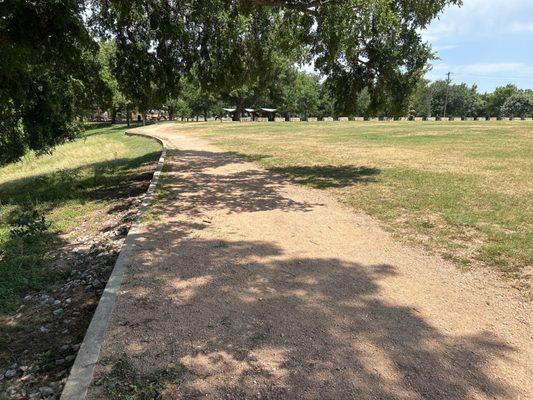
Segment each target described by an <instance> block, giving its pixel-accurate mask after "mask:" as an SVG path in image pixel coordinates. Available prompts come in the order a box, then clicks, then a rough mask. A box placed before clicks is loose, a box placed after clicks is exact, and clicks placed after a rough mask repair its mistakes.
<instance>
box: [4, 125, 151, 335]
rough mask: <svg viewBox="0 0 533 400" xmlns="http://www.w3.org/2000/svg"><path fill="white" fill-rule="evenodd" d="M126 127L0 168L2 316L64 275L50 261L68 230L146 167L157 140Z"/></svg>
mask: <svg viewBox="0 0 533 400" xmlns="http://www.w3.org/2000/svg"><path fill="white" fill-rule="evenodd" d="M124 130H125V127H124V126H114V127H106V128H100V129H93V130H89V131H87V133H86V134H85V135H84V136H83V137H82V138H80V139H78V140H76V141H74V142H71V143H68V144H65V145H62V146H59V147H58V148H57V149H55V151H54V152H53V153H52V154H49V155H43V156H40V157H36V156H35V155H34V154H29V155H27V156H26V157H25V158H24V159H23V160H22V161H20V162H18V163H15V164H10V165H8V166H5V167H3V168H0V314H1V313H2V312H4V311H7V310H9V309H11V308H12V307H13V305H14V304H16V303H17V299H18V298H20V296H21V295H24V294H25V293H27V292H28V291H31V290H38V289H41V288H43V287H46V285H48V284H50V283H52V282H54V281H56V280H58V279H61V278H62V277H64V276H65V275H66V274H68V271H67V270H65V269H62V268H55V267H54V265H53V264H54V263H55V262H56V261H57V249H58V248H60V247H61V246H63V245H64V244H65V242H66V241H67V239H68V235H69V233H70V232H71V231H72V230H73V229H74V228H75V227H77V226H79V225H80V224H81V223H82V222H83V221H86V220H87V219H89V218H91V215H92V214H97V213H98V211H99V210H102V209H104V208H106V207H107V206H108V205H109V203H110V202H112V201H113V200H114V199H116V198H119V197H121V196H123V195H125V194H129V192H131V190H132V188H134V187H135V182H136V180H137V179H138V177H139V174H142V173H151V166H152V165H153V163H154V161H155V160H157V158H158V156H159V152H160V146H159V144H158V143H157V142H155V141H152V140H150V139H145V138H139V137H127V136H125V135H124V134H123V132H124ZM148 170H150V171H148ZM21 226H22V227H21ZM17 229H18V230H17ZM21 229H22V231H20V230H21ZM27 231H28V232H29V233H28V232H27ZM83 234H86V235H89V234H91V232H83ZM0 340H1V339H0Z"/></svg>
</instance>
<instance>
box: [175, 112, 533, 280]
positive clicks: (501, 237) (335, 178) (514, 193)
mask: <svg viewBox="0 0 533 400" xmlns="http://www.w3.org/2000/svg"><path fill="white" fill-rule="evenodd" d="M180 131H182V132H185V133H187V132H188V133H191V134H195V135H199V136H202V137H204V138H207V139H209V140H210V141H212V142H214V143H215V144H217V145H219V146H221V147H222V148H225V149H227V150H229V151H233V152H237V153H239V154H242V155H244V156H245V157H247V158H249V159H251V160H254V161H255V162H258V163H259V164H261V165H262V166H264V167H266V168H269V169H271V170H274V171H276V172H280V173H283V174H285V175H287V176H289V177H291V178H292V179H293V180H294V181H295V182H297V183H301V184H305V185H308V186H311V187H314V188H320V189H326V190H329V191H331V192H332V193H334V194H335V195H336V196H338V198H340V199H341V200H342V201H343V202H345V203H346V204H348V205H350V206H351V207H353V208H354V209H358V210H363V211H364V212H367V213H369V214H371V215H373V216H375V217H377V218H378V219H379V220H381V221H382V222H383V225H384V226H385V227H387V228H388V229H389V230H391V231H392V232H394V233H396V234H398V237H401V238H403V239H405V240H407V241H410V242H415V243H418V244H419V245H422V246H424V247H425V248H427V249H428V250H431V251H434V252H437V253H440V254H441V255H443V256H444V257H445V258H447V259H450V260H453V261H455V262H456V263H457V264H458V265H459V266H460V267H461V268H470V267H472V266H491V267H494V268H495V269H497V270H499V271H501V272H503V275H505V276H508V277H513V278H517V280H516V281H514V282H515V284H517V285H519V286H520V285H522V286H527V280H528V276H527V275H528V274H529V272H530V270H531V266H532V265H533V226H532V221H533V211H532V210H533V209H532V207H531V198H532V195H533V123H531V122H527V121H524V122H521V121H512V122H440V123H439V122H381V123H373V122H348V123H339V122H335V123H293V124H288V123H279V124H274V123H254V124H247V123H241V124H220V123H219V124H213V123H210V124H209V123H208V124H196V125H195V124H184V125H180Z"/></svg>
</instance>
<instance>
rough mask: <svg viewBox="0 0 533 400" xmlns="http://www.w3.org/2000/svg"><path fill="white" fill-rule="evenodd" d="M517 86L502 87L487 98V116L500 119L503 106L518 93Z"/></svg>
mask: <svg viewBox="0 0 533 400" xmlns="http://www.w3.org/2000/svg"><path fill="white" fill-rule="evenodd" d="M518 92H519V90H518V88H517V87H516V86H515V85H511V84H509V85H506V86H500V87H498V88H496V89H495V90H494V92H492V93H491V94H489V95H488V96H487V99H486V102H487V106H486V114H487V116H490V117H500V116H501V110H502V106H503V104H504V103H505V102H506V101H507V99H508V98H509V97H511V96H512V95H514V94H516V93H518Z"/></svg>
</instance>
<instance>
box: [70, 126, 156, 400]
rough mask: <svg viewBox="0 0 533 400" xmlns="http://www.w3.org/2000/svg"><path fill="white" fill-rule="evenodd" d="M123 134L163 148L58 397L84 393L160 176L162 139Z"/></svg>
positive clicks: (75, 398) (78, 397) (73, 398)
mask: <svg viewBox="0 0 533 400" xmlns="http://www.w3.org/2000/svg"><path fill="white" fill-rule="evenodd" d="M125 134H126V135H132V136H133V135H135V136H143V137H148V138H151V139H156V140H158V141H159V142H160V143H161V145H162V146H163V150H162V152H161V156H160V157H159V161H158V162H157V167H156V169H155V172H154V175H153V177H152V180H151V182H150V186H149V187H148V190H147V191H146V193H145V195H144V198H143V201H142V203H141V205H140V207H139V214H138V216H137V218H136V219H135V221H134V223H133V224H132V226H131V228H130V230H129V232H128V236H127V237H126V239H125V241H124V245H123V246H122V249H121V250H120V254H119V256H118V258H117V261H116V263H115V266H114V268H113V272H111V276H110V277H109V280H108V281H107V285H106V287H105V290H104V292H103V293H102V296H101V297H100V301H99V302H98V307H97V308H96V311H95V312H94V315H93V318H92V320H91V323H90V325H89V328H87V332H86V333H85V337H84V339H83V342H82V344H81V347H80V350H79V351H78V355H77V356H76V360H75V361H74V365H73V366H72V368H71V370H70V374H69V377H68V379H67V383H66V384H65V387H64V389H63V392H62V394H61V400H83V399H85V397H86V396H87V391H88V389H89V386H90V385H91V382H92V380H93V375H94V370H95V367H96V363H97V362H98V358H99V356H100V349H101V347H102V343H103V341H104V337H105V333H106V331H107V328H108V326H109V322H110V320H111V314H112V313H113V308H114V306H115V303H116V302H117V297H118V292H119V289H120V285H121V283H122V280H123V278H124V272H125V271H126V268H127V267H128V266H129V265H130V264H131V260H132V250H133V247H134V242H135V240H136V238H137V237H138V235H139V225H140V222H141V218H142V216H143V214H144V213H145V212H146V211H147V210H148V208H149V207H150V204H151V203H152V200H153V198H154V191H155V188H156V186H157V182H158V181H159V176H160V175H161V171H162V169H163V164H164V162H165V157H166V154H167V144H166V143H165V141H164V140H162V139H160V138H158V137H154V136H149V135H145V134H142V133H134V132H125Z"/></svg>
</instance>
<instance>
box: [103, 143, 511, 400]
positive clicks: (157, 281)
mask: <svg viewBox="0 0 533 400" xmlns="http://www.w3.org/2000/svg"><path fill="white" fill-rule="evenodd" d="M170 157H171V160H170V162H169V163H168V166H167V168H168V169H169V171H170V173H169V174H168V175H166V176H165V177H164V179H163V184H164V185H163V189H164V191H165V192H164V193H165V194H164V196H162V197H160V198H159V199H158V201H157V202H156V205H155V210H156V211H157V212H158V213H159V215H160V216H161V217H162V219H161V221H160V222H158V223H154V224H153V225H150V226H149V227H148V228H147V232H144V233H142V234H140V235H138V237H137V238H135V239H136V249H137V250H136V256H135V260H136V261H135V262H134V263H133V265H132V266H131V268H130V269H129V271H128V277H127V278H126V280H125V282H124V284H123V288H122V289H123V292H122V294H121V297H120V301H119V303H118V304H117V307H116V309H115V312H114V321H113V323H112V326H111V329H110V331H109V334H108V339H107V342H106V346H105V350H104V355H105V356H111V355H114V356H121V354H122V352H124V353H125V354H126V355H127V356H128V358H131V360H132V365H133V366H134V368H136V369H137V370H138V372H139V373H140V374H141V375H146V376H148V375H150V374H153V372H154V371H155V370H158V369H160V368H161V367H165V366H167V365H176V364H179V365H182V366H184V368H185V369H186V373H185V374H184V376H183V377H182V381H181V384H180V385H178V387H177V388H174V389H173V391H171V392H170V393H168V394H166V395H165V396H167V397H164V398H172V399H174V398H187V399H193V398H209V399H250V398H254V399H256V398H261V399H397V398H402V399H420V398H423V399H471V398H511V397H515V396H517V395H518V393H517V390H520V389H514V388H511V387H509V386H507V385H506V384H505V383H503V380H502V379H501V377H498V376H494V375H493V374H494V365H495V364H496V363H499V362H501V361H502V360H505V359H506V358H507V357H509V356H511V354H512V353H513V352H514V351H516V350H515V349H513V348H511V347H510V346H508V345H507V344H505V342H503V341H502V340H501V339H499V338H498V337H495V336H494V335H493V334H492V333H490V332H485V331H479V332H478V333H476V334H473V335H460V334H457V333H448V332H445V331H443V330H441V329H439V328H437V327H436V326H434V325H432V324H431V323H430V322H429V321H428V320H427V319H426V318H425V317H424V316H423V315H422V314H421V313H420V312H419V311H418V310H417V309H416V308H414V307H409V306H405V305H402V304H398V303H394V302H393V301H392V300H391V299H388V298H387V297H386V296H385V295H384V294H383V293H382V291H381V289H380V282H381V281H382V280H386V279H389V278H391V277H393V276H394V275H395V274H397V273H399V272H398V269H397V267H396V266H394V265H388V264H385V263H381V264H375V265H362V264H359V263H356V262H352V261H349V260H344V259H342V258H338V257H311V256H307V255H305V254H303V255H294V253H291V252H289V251H288V249H287V248H285V246H289V247H290V243H289V244H287V245H285V244H283V246H284V247H283V248H282V247H280V246H281V245H280V244H276V243H273V242H269V241H266V240H265V241H258V240H246V239H242V240H241V239H238V238H233V239H227V238H225V237H224V236H221V239H220V240H218V239H216V237H215V238H213V236H211V237H206V238H202V233H203V232H204V231H205V232H208V231H209V232H210V234H211V235H213V230H212V226H211V225H210V223H209V222H208V221H206V219H205V217H206V216H207V217H208V216H210V215H211V214H212V213H213V212H219V211H226V212H227V213H243V212H248V213H253V212H259V211H261V212H263V211H269V210H278V211H279V210H281V211H284V212H293V211H296V212H302V211H304V212H311V211H312V210H313V208H314V207H315V206H316V205H314V204H309V203H307V202H305V201H296V200H293V199H290V198H287V197H286V196H285V195H284V192H283V190H282V189H283V187H284V184H285V183H286V179H285V178H284V177H283V176H281V175H279V174H273V173H271V172H268V171H262V170H258V169H253V168H250V169H246V168H244V169H243V168H242V163H243V162H244V161H242V159H240V158H238V157H236V156H235V155H234V154H228V153H213V152H207V151H175V150H174V151H172V152H171V154H170ZM368 175H372V174H371V173H370V174H368ZM365 176H366V175H365ZM177 215H180V217H181V219H172V218H171V217H173V216H177ZM287 229H290V227H288V228H287ZM445 305H446V304H445V301H444V300H443V307H445ZM443 312H445V311H444V309H443ZM99 373H100V374H104V375H105V373H106V372H105V370H102V369H101V370H100V371H99ZM96 380H98V377H97V378H96ZM520 394H521V393H520Z"/></svg>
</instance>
